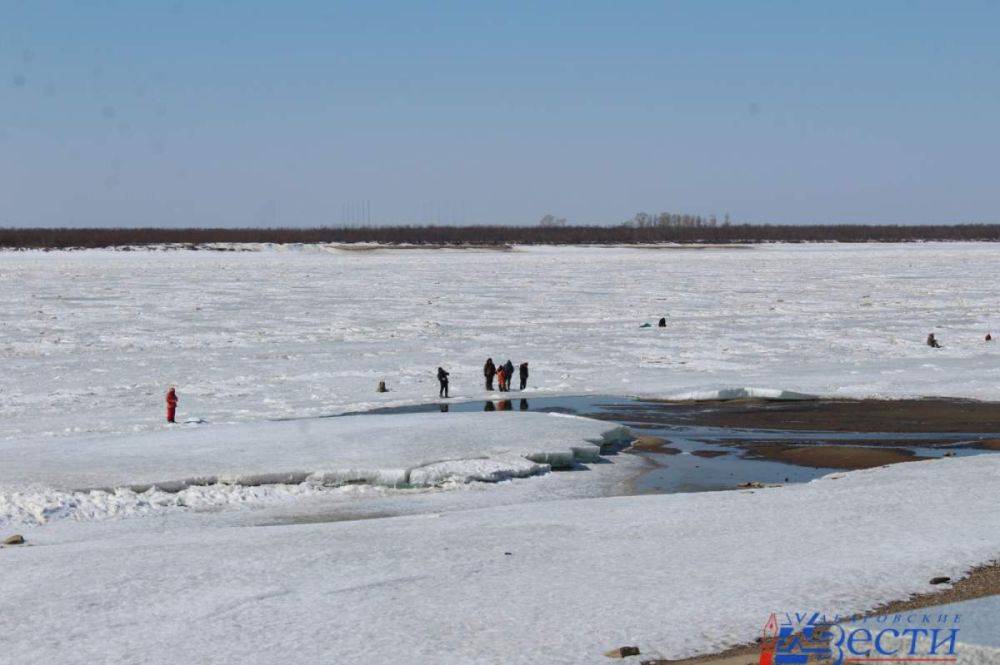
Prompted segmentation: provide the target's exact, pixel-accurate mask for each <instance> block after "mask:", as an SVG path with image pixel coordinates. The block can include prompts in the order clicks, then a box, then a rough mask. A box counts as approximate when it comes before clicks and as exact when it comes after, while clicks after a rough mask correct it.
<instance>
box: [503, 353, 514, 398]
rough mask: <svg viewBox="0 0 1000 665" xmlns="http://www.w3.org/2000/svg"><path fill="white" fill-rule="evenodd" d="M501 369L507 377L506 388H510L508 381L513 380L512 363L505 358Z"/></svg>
mask: <svg viewBox="0 0 1000 665" xmlns="http://www.w3.org/2000/svg"><path fill="white" fill-rule="evenodd" d="M503 371H504V374H505V375H506V377H507V390H510V382H511V381H513V380H514V363H512V362H511V361H510V358H507V362H505V363H504V364H503Z"/></svg>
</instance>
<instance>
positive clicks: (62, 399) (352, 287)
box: [0, 244, 1000, 438]
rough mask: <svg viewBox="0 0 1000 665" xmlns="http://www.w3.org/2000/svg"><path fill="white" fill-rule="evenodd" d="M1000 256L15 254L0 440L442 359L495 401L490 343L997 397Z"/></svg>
mask: <svg viewBox="0 0 1000 665" xmlns="http://www.w3.org/2000/svg"><path fill="white" fill-rule="evenodd" d="M998 267H1000V247H997V246H996V245H990V244H981V245H977V244H913V245H767V246H755V247H752V248H738V249H726V248H719V249H643V248H551V247H537V248H535V247H531V248H517V249H515V250H514V251H509V252H499V251H473V250H406V251H395V250H380V251H343V250H336V249H323V248H318V247H307V248H285V249H273V248H271V249H265V250H264V251H259V252H205V251H201V252H189V251H169V252H162V251H157V252H147V251H135V252H113V251H83V252H27V253H13V252H4V253H2V254H0V286H2V287H3V288H2V290H0V307H2V311H3V313H4V316H3V320H2V322H0V361H2V364H3V367H4V374H3V381H2V384H0V438H9V437H16V436H22V435H26V434H30V435H36V434H41V435H50V434H51V435H76V434H80V433H87V432H132V431H144V430H150V429H155V428H160V427H163V423H162V420H163V394H164V392H165V390H166V388H167V386H168V385H170V384H176V385H177V387H178V392H179V394H180V398H181V405H180V415H181V417H182V418H189V417H198V418H203V419H205V420H208V421H209V422H213V423H217V422H239V421H249V420H256V419H261V418H280V417H295V416H312V415H323V414H329V413H337V412H343V411H354V410H363V409H369V408H374V407H379V406H386V405H401V404H416V403H422V402H426V401H428V399H430V398H433V397H434V396H436V391H437V386H436V382H435V377H434V373H435V370H436V368H437V367H438V366H439V365H443V366H445V367H446V368H448V369H449V370H450V371H451V372H452V375H451V376H452V394H453V396H455V397H456V398H457V399H483V398H485V397H486V396H487V393H486V392H485V391H484V390H483V386H482V380H481V367H482V363H483V361H484V360H485V358H486V357H487V356H492V357H493V358H494V360H497V361H503V360H506V359H507V358H508V357H509V358H511V359H512V360H513V361H514V363H515V364H518V363H520V362H521V361H523V360H527V361H530V364H531V368H532V375H531V380H530V381H529V386H528V396H529V397H530V396H542V395H558V394H585V393H592V394H618V395H636V394H637V395H660V396H663V395H673V394H680V393H686V392H690V391H697V390H715V389H720V388H727V387H740V386H748V385H750V386H764V387H772V388H781V389H786V390H797V391H802V392H810V393H817V394H822V395H837V396H857V397H867V396H904V395H908V396H915V395H950V396H966V397H977V398H982V399H995V398H996V397H997V396H998V395H1000V362H998V360H1000V350H998V348H997V347H996V346H994V345H990V344H986V343H985V342H983V337H984V335H985V334H986V332H987V331H989V330H991V329H993V330H994V332H996V331H998V330H1000V326H997V320H996V318H995V317H996V311H997V309H996V306H997V294H996V289H995V285H994V284H993V283H992V281H991V279H990V278H989V275H991V274H993V273H994V272H996V269H997V268H998ZM661 316H664V317H666V319H667V322H668V325H667V327H666V328H665V329H660V328H657V327H655V323H656V321H657V319H659V318H660V317H661ZM645 322H650V323H653V324H654V327H652V328H641V327H640V325H641V324H643V323H645ZM994 326H996V327H994ZM930 331H934V332H936V334H937V337H938V338H939V339H940V340H941V341H942V343H943V345H944V348H942V349H929V348H928V347H927V346H925V345H924V343H923V342H924V339H925V337H926V335H927V333H928V332H930ZM379 380H385V381H387V383H388V385H389V388H390V392H389V393H386V394H384V395H379V394H377V393H376V392H375V387H376V384H377V383H378V381H379Z"/></svg>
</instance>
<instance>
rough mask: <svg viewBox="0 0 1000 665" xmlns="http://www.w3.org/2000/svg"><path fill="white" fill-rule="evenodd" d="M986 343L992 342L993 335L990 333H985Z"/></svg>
mask: <svg viewBox="0 0 1000 665" xmlns="http://www.w3.org/2000/svg"><path fill="white" fill-rule="evenodd" d="M986 341H987V342H992V341H993V335H992V334H991V333H986Z"/></svg>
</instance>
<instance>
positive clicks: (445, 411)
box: [438, 404, 448, 413]
mask: <svg viewBox="0 0 1000 665" xmlns="http://www.w3.org/2000/svg"><path fill="white" fill-rule="evenodd" d="M438 406H439V407H441V413H448V405H447V404H438Z"/></svg>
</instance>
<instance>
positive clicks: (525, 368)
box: [517, 363, 528, 390]
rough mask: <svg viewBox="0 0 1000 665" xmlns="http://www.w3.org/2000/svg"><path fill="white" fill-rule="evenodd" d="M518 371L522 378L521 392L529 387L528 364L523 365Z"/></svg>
mask: <svg viewBox="0 0 1000 665" xmlns="http://www.w3.org/2000/svg"><path fill="white" fill-rule="evenodd" d="M517 370H518V372H519V373H520V377H521V390H524V387H525V386H527V385H528V363H521V365H520V367H518V368H517Z"/></svg>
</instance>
